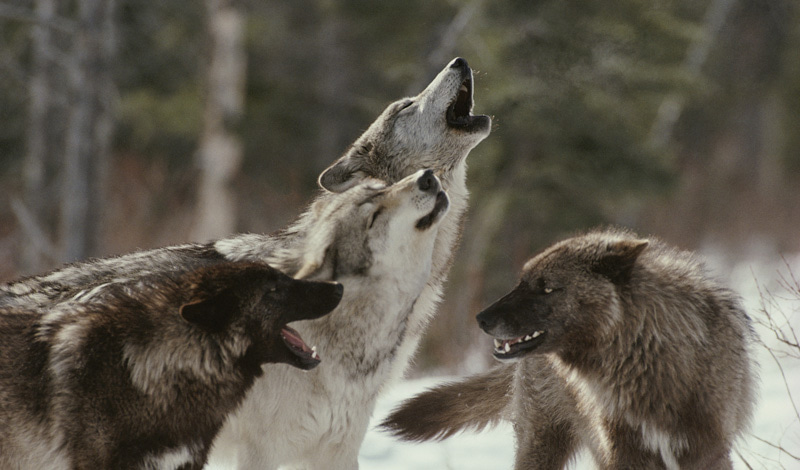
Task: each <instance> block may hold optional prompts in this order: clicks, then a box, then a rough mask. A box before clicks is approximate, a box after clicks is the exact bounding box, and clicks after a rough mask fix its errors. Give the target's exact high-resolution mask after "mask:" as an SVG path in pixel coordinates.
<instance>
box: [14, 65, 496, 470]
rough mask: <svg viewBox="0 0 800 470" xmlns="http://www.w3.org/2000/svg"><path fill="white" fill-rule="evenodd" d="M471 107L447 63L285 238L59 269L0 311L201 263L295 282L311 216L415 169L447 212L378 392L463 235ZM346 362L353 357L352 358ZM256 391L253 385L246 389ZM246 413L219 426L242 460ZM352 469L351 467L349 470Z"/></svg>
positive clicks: (472, 137) (463, 68) (340, 166)
mask: <svg viewBox="0 0 800 470" xmlns="http://www.w3.org/2000/svg"><path fill="white" fill-rule="evenodd" d="M472 105H473V76H472V70H471V69H470V68H469V66H468V65H467V63H466V61H465V60H464V59H460V58H458V59H454V60H453V61H452V62H451V63H450V64H448V65H447V66H446V67H445V68H444V69H443V70H442V71H441V72H440V73H439V74H438V75H437V76H436V78H434V80H433V81H432V82H431V83H430V85H428V87H427V88H426V89H425V90H423V91H422V92H421V93H420V94H419V95H417V96H415V97H412V98H404V99H401V100H399V101H396V102H394V103H392V104H390V105H389V106H388V107H387V108H386V110H384V112H383V113H382V114H381V115H380V116H379V117H378V119H377V120H376V121H375V122H374V123H373V124H372V125H371V126H370V127H369V128H368V129H367V131H366V132H365V133H364V134H363V135H362V136H361V137H359V138H358V139H357V140H356V142H355V143H354V144H353V145H352V146H351V147H350V148H349V149H348V150H347V152H345V154H344V155H343V156H342V157H341V158H340V159H339V160H337V161H336V162H335V163H334V164H333V165H331V166H330V167H329V168H328V169H327V170H325V172H323V173H322V175H320V178H319V184H320V186H321V187H323V188H324V189H326V190H328V191H330V192H323V193H321V194H320V195H319V196H318V197H317V199H316V201H315V202H314V203H313V204H312V205H311V208H310V209H309V210H307V211H305V212H304V213H303V214H302V215H301V216H300V217H299V218H298V219H297V220H296V221H295V222H294V223H293V224H291V225H290V226H289V227H288V228H286V229H284V230H282V231H280V232H278V233H276V234H272V235H259V234H243V235H236V236H233V237H230V238H227V239H224V240H219V241H217V242H214V243H211V244H208V245H183V246H177V247H170V248H162V249H159V250H151V251H145V252H140V253H134V254H130V255H125V256H122V257H118V258H110V259H106V260H94V261H92V262H89V263H80V264H78V265H73V266H68V267H66V268H63V269H61V270H58V271H55V272H53V273H50V274H48V275H45V276H39V277H35V278H28V279H23V280H22V281H19V282H16V283H13V284H9V285H6V286H0V305H4V304H6V305H8V304H20V303H22V304H32V303H45V304H46V303H48V302H52V301H53V300H54V299H60V298H64V297H67V296H69V295H70V294H71V293H74V292H76V291H78V290H81V289H85V288H87V287H89V286H91V285H97V284H100V283H102V282H107V281H108V280H111V279H127V278H129V277H131V276H135V275H138V273H139V272H141V271H143V270H147V269H149V267H150V266H161V265H163V264H165V263H166V264H168V263H187V262H195V260H196V259H197V258H200V257H204V256H222V257H224V258H225V259H229V260H263V261H266V262H268V263H270V264H273V265H275V266H277V267H278V268H279V269H282V270H284V272H287V273H290V274H295V273H297V272H298V271H299V270H300V269H301V265H302V256H301V252H302V251H303V250H304V249H305V246H307V244H308V242H309V240H308V239H309V238H310V237H311V234H313V233H315V232H316V231H317V230H318V228H317V226H316V224H317V221H318V220H319V217H318V215H319V214H318V211H319V208H320V207H324V206H326V205H328V204H334V205H335V204H336V202H335V201H336V198H337V196H336V194H335V193H340V192H342V191H345V190H347V189H348V188H352V187H353V186H355V185H358V184H363V183H364V182H368V181H370V180H373V179H379V180H382V181H384V182H386V183H388V184H391V183H395V182H397V181H399V180H401V179H402V178H404V177H406V176H408V175H410V174H412V173H414V172H416V171H418V170H420V169H425V168H430V169H432V170H433V171H434V172H435V173H436V175H438V177H439V178H440V181H441V185H442V187H443V189H444V190H446V191H447V194H448V196H449V199H450V210H449V211H448V212H447V213H446V214H445V215H444V217H443V219H442V220H441V221H439V223H438V231H437V235H436V239H435V242H434V248H433V257H432V263H431V270H430V271H431V274H430V276H429V278H428V279H427V283H426V285H425V287H424V288H423V290H422V293H421V294H420V295H419V297H418V298H417V299H416V302H415V303H414V306H413V310H412V312H411V313H410V315H409V316H408V319H407V322H406V326H405V332H404V334H403V336H402V338H401V339H400V343H399V344H398V345H397V346H396V348H395V352H394V355H393V357H394V359H393V360H392V361H391V363H392V370H391V373H390V374H389V378H387V379H386V382H388V381H391V380H393V379H396V378H399V377H400V376H402V374H403V372H404V371H405V369H406V368H407V366H408V364H409V362H410V360H411V357H412V355H413V353H414V351H415V350H416V348H417V345H418V344H419V341H420V339H421V337H422V333H423V331H424V328H425V326H426V325H427V323H428V320H429V318H430V316H431V315H432V314H433V312H434V310H435V308H436V304H437V303H438V301H439V300H440V298H441V294H442V286H443V284H444V281H445V278H446V275H447V271H448V269H449V266H450V263H451V261H452V254H453V252H454V250H455V247H456V245H457V243H458V239H459V236H460V233H461V230H462V228H463V221H464V215H465V211H466V207H467V197H468V193H467V189H466V157H467V155H468V154H469V152H470V150H471V149H472V148H474V147H475V146H476V145H477V144H478V143H480V142H481V141H482V140H483V139H484V138H486V136H488V134H489V132H490V128H491V119H490V118H489V117H488V116H482V115H472V114H471V109H472ZM314 208H316V209H314ZM209 252H210V253H211V254H209ZM276 263H277V264H276ZM352 353H353V354H356V353H357V351H353V352H352ZM258 387H259V385H258V384H256V387H255V388H258ZM249 395H252V397H253V400H258V398H257V397H258V394H257V393H251V394H249ZM248 400H250V398H249V397H248ZM358 406H359V407H360V406H362V405H361V404H359V405H358ZM252 408H253V409H254V410H255V409H258V410H262V409H263V410H264V411H263V412H262V411H258V412H254V414H252V415H244V414H241V415H240V416H239V418H237V419H235V420H232V422H231V424H230V426H226V428H225V429H224V430H223V434H225V433H226V432H227V431H226V430H227V429H228V428H230V429H233V428H234V427H235V428H237V429H238V431H237V434H239V435H241V434H242V433H244V432H245V429H247V428H248V426H250V425H248V424H247V422H252V423H253V424H252V432H249V435H250V436H251V437H249V438H248V440H247V441H245V442H240V446H241V447H242V448H243V449H242V451H243V452H246V453H248V452H249V453H254V454H260V453H261V451H259V450H258V447H259V446H260V445H261V444H260V443H261V442H262V441H266V440H269V439H270V437H265V436H262V435H260V434H259V432H260V431H259V429H260V426H261V425H260V423H261V422H262V421H265V420H269V419H270V418H269V416H270V413H271V409H270V408H269V406H267V405H265V406H263V407H262V406H256V405H254V406H253V407H252ZM370 411H371V410H370ZM231 432H233V431H231ZM220 447H222V446H220ZM220 452H222V450H220ZM213 458H214V456H213V455H212V460H213ZM355 465H356V464H355V463H353V467H355ZM327 468H333V467H327Z"/></svg>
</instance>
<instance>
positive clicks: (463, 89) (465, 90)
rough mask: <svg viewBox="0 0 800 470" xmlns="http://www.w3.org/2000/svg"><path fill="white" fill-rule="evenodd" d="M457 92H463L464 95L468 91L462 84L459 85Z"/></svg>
mask: <svg viewBox="0 0 800 470" xmlns="http://www.w3.org/2000/svg"><path fill="white" fill-rule="evenodd" d="M458 91H463V92H465V93H466V92H468V91H469V89H468V88H467V86H466V85H464V84H463V83H462V84H461V88H459V89H458Z"/></svg>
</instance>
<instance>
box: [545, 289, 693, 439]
mask: <svg viewBox="0 0 800 470" xmlns="http://www.w3.org/2000/svg"><path fill="white" fill-rule="evenodd" d="M623 303H624V304H626V306H625V307H623V308H624V309H625V310H626V312H627V313H626V315H625V317H624V320H623V321H624V324H625V327H624V328H621V329H618V331H617V332H615V333H614V334H613V335H612V336H610V337H609V338H607V339H606V340H605V341H602V342H598V343H597V344H595V345H594V346H592V347H591V348H587V349H583V350H582V351H575V352H574V353H572V354H562V355H560V358H559V359H560V363H561V365H562V367H561V370H562V371H564V370H566V371H568V372H567V374H566V376H567V379H568V381H570V382H572V383H573V384H574V385H577V386H578V387H579V388H580V389H582V393H583V394H584V395H585V394H587V393H588V394H591V395H592V396H593V398H592V399H593V400H594V401H596V402H597V403H598V404H600V405H601V406H602V408H603V409H604V410H605V411H606V413H607V415H608V416H610V417H613V418H616V419H625V420H627V421H628V422H629V423H631V424H635V423H639V424H641V423H643V422H645V421H649V422H651V423H652V422H653V421H652V420H656V421H658V422H660V423H668V422H674V420H675V419H676V418H677V417H676V416H675V415H674V413H676V412H677V411H678V410H677V408H678V407H679V406H680V401H681V397H683V396H685V395H686V393H687V392H686V391H687V390H689V389H690V388H691V386H692V384H691V383H687V374H686V373H684V372H683V371H688V370H691V367H690V364H689V362H690V361H687V359H688V358H687V356H686V355H685V354H682V353H681V351H682V350H691V347H689V345H683V344H681V343H682V339H681V338H678V337H676V336H675V335H672V334H670V333H669V332H666V331H664V329H665V328H664V327H665V326H666V325H664V323H665V322H666V323H668V322H669V320H665V318H663V315H659V311H658V309H660V308H664V306H659V305H653V306H649V308H644V307H643V306H642V303H641V299H640V300H639V301H638V302H637V303H638V305H635V303H634V302H632V301H630V300H623ZM637 308H638V309H637ZM641 309H644V311H640V310H641ZM667 357H668V358H669V361H674V362H670V363H669V364H665V358H667ZM676 364H680V366H679V367H675V365H676Z"/></svg>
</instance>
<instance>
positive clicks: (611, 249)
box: [594, 240, 650, 284]
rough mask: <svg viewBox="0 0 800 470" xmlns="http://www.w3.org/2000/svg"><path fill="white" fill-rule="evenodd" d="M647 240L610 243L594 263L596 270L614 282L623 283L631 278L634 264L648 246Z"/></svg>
mask: <svg viewBox="0 0 800 470" xmlns="http://www.w3.org/2000/svg"><path fill="white" fill-rule="evenodd" d="M649 244H650V242H648V241H647V240H621V241H617V242H613V243H609V244H608V246H607V247H606V252H605V253H601V254H600V259H599V260H598V261H597V262H596V263H595V265H594V271H595V272H597V273H598V274H602V275H603V276H605V277H607V278H608V279H609V280H611V282H613V283H614V284H622V283H625V282H627V281H628V280H629V279H630V276H631V272H632V271H633V266H634V264H635V263H636V260H637V259H638V258H639V255H640V254H641V253H642V251H644V249H645V248H647V245H649Z"/></svg>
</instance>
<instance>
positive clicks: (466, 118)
mask: <svg viewBox="0 0 800 470" xmlns="http://www.w3.org/2000/svg"><path fill="white" fill-rule="evenodd" d="M473 104H474V103H473V101H472V71H468V72H467V74H466V77H465V78H464V80H463V81H462V82H461V85H460V86H459V87H458V91H457V92H456V96H455V97H454V98H453V102H452V103H450V106H448V107H447V112H446V113H445V120H446V121H447V125H448V126H449V127H450V128H452V129H457V130H461V131H465V132H478V131H485V130H488V128H489V126H490V125H491V122H492V121H491V119H489V116H485V115H482V114H479V115H477V116H475V115H473V114H472V105H473Z"/></svg>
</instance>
